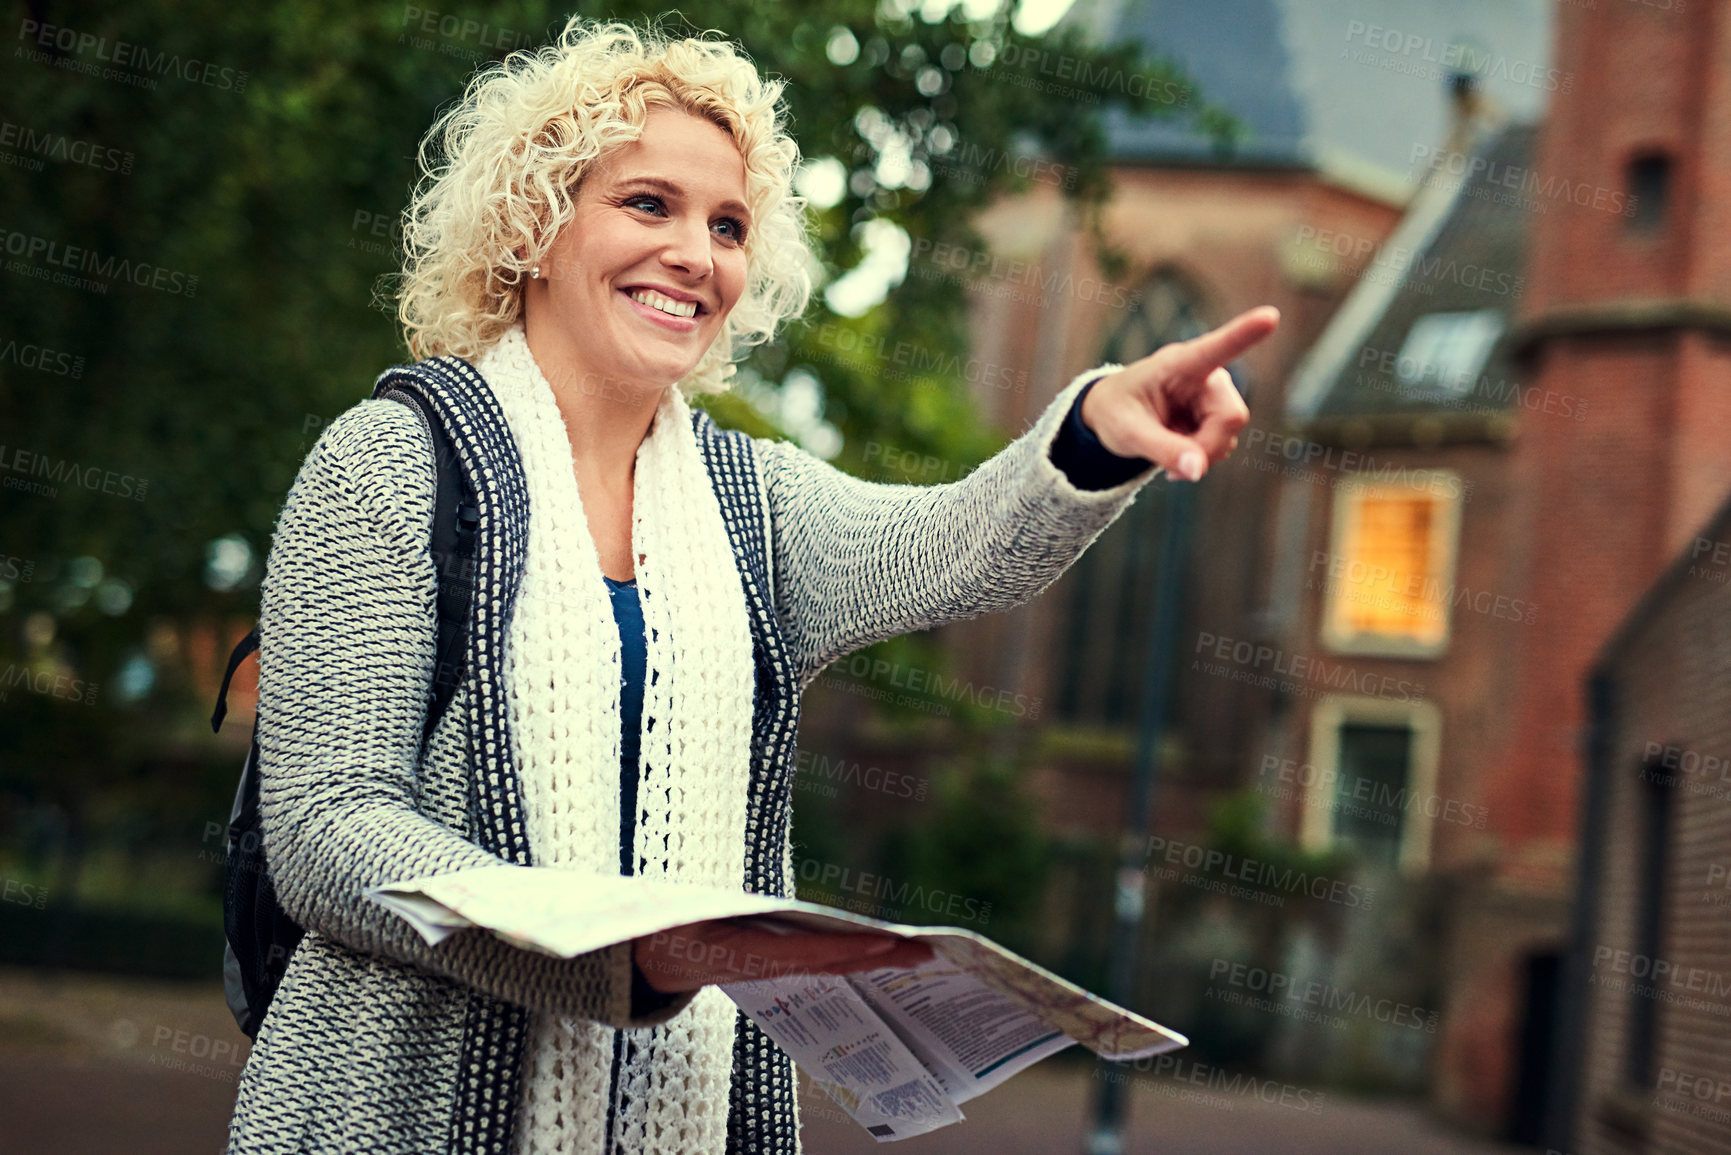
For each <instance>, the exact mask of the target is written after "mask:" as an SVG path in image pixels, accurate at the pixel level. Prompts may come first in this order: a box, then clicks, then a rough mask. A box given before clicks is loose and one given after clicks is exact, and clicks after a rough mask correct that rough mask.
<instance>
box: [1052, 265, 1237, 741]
mask: <svg viewBox="0 0 1731 1155" xmlns="http://www.w3.org/2000/svg"><path fill="white" fill-rule="evenodd" d="M1207 331H1208V326H1207V324H1206V323H1205V322H1204V321H1203V319H1202V310H1201V305H1200V296H1199V294H1198V293H1196V291H1195V290H1194V289H1193V288H1192V287H1191V286H1190V284H1189V282H1188V281H1187V280H1186V279H1185V278H1184V277H1183V276H1182V275H1181V274H1179V273H1177V272H1176V271H1174V270H1163V271H1161V272H1159V273H1156V274H1155V275H1154V276H1153V277H1151V278H1149V279H1148V281H1146V282H1145V283H1144V284H1143V287H1142V291H1141V293H1140V294H1139V299H1138V300H1137V302H1136V304H1135V305H1134V306H1132V307H1131V308H1130V310H1129V312H1128V313H1127V314H1126V315H1125V317H1124V319H1123V320H1122V321H1121V322H1120V323H1119V324H1118V326H1117V327H1116V328H1115V329H1114V330H1113V331H1112V332H1111V333H1110V334H1109V335H1108V336H1107V339H1106V345H1105V348H1104V349H1103V350H1102V360H1105V361H1110V362H1116V363H1118V364H1123V365H1127V364H1129V363H1130V362H1132V361H1136V360H1139V359H1141V358H1143V357H1146V356H1147V355H1148V354H1150V353H1152V352H1153V351H1154V350H1156V349H1158V348H1160V347H1161V346H1162V345H1167V344H1170V343H1171V342H1173V341H1186V340H1189V339H1190V338H1191V337H1195V336H1199V335H1200V334H1202V333H1205V332H1207ZM1240 388H1241V389H1242V388H1243V386H1242V385H1240ZM1169 488H1170V487H1167V486H1150V487H1149V488H1147V489H1145V490H1143V491H1142V493H1141V494H1140V495H1139V496H1138V497H1137V499H1136V501H1135V502H1134V503H1133V504H1132V505H1131V506H1130V508H1129V509H1127V510H1125V511H1124V514H1123V516H1121V517H1120V518H1118V520H1117V521H1116V522H1114V523H1113V524H1112V526H1111V527H1110V528H1108V529H1107V530H1106V532H1105V533H1103V534H1101V535H1100V537H1099V539H1098V540H1097V541H1095V543H1094V544H1093V545H1092V546H1089V547H1088V551H1087V552H1086V553H1084V554H1083V555H1082V556H1081V558H1080V559H1078V560H1077V562H1076V564H1075V565H1074V566H1072V567H1071V569H1070V572H1069V573H1067V574H1066V575H1065V576H1064V578H1063V584H1062V585H1061V586H1060V590H1059V591H1054V592H1058V593H1059V594H1060V596H1061V597H1062V599H1063V600H1062V602H1061V604H1062V605H1063V606H1064V607H1065V610H1064V620H1063V621H1062V623H1061V624H1060V626H1059V629H1060V631H1061V632H1060V633H1059V635H1058V636H1060V637H1062V638H1064V639H1065V642H1064V649H1063V657H1062V658H1061V660H1060V665H1059V669H1058V677H1057V689H1056V693H1055V695H1054V698H1055V703H1054V708H1055V712H1056V713H1057V715H1058V717H1059V719H1061V720H1063V721H1066V722H1070V723H1072V724H1078V725H1095V726H1105V727H1113V728H1120V727H1127V726H1132V725H1134V724H1135V722H1136V711H1137V706H1138V697H1139V694H1140V692H1141V686H1142V673H1143V665H1144V650H1145V648H1146V642H1147V638H1148V628H1149V619H1150V616H1151V615H1152V613H1153V609H1154V607H1153V599H1152V597H1151V596H1150V594H1149V591H1150V590H1153V589H1155V588H1156V585H1157V582H1156V578H1157V576H1158V574H1159V572H1160V567H1161V566H1162V565H1164V564H1166V562H1165V559H1163V558H1161V557H1160V552H1161V551H1160V540H1161V534H1160V517H1161V510H1162V509H1163V508H1164V504H1165V503H1164V498H1165V495H1166V493H1168V492H1169Z"/></svg>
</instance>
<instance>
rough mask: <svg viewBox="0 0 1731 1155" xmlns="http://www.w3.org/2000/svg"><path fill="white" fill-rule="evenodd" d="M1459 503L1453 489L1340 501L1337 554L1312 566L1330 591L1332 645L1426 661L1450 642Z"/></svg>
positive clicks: (1364, 493)
mask: <svg viewBox="0 0 1731 1155" xmlns="http://www.w3.org/2000/svg"><path fill="white" fill-rule="evenodd" d="M1439 489H1440V490H1441V491H1440V492H1439ZM1455 501H1456V499H1455V498H1454V496H1453V495H1452V494H1450V493H1449V492H1447V487H1446V486H1443V487H1438V486H1430V487H1427V488H1425V489H1417V488H1414V487H1411V486H1407V485H1387V484H1359V485H1353V486H1348V487H1343V489H1342V491H1341V492H1340V494H1339V496H1338V498H1337V500H1336V502H1335V526H1334V530H1335V532H1334V549H1333V550H1332V551H1330V553H1329V554H1328V555H1327V556H1326V557H1319V558H1313V565H1312V575H1313V576H1315V577H1322V578H1323V579H1324V580H1323V581H1322V582H1320V583H1317V584H1320V585H1321V586H1322V588H1323V589H1324V590H1325V591H1326V601H1325V604H1326V611H1325V614H1324V626H1323V633H1324V637H1325V640H1327V641H1328V642H1329V644H1331V645H1333V646H1335V647H1336V648H1339V649H1349V650H1356V651H1361V652H1382V653H1390V654H1413V655H1418V654H1426V653H1435V652H1437V651H1438V650H1440V649H1441V648H1442V647H1443V646H1444V645H1445V644H1446V643H1447V641H1448V631H1449V603H1450V600H1451V589H1452V584H1453V578H1454V546H1455V540H1454V539H1455V530H1456V524H1457V522H1458V517H1459V511H1458V507H1457V505H1456V503H1455ZM1319 571H1321V572H1319Z"/></svg>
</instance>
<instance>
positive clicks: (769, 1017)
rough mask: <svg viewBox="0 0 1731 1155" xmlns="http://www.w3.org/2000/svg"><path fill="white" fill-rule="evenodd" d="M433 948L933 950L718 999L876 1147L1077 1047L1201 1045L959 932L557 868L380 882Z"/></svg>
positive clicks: (1149, 1049)
mask: <svg viewBox="0 0 1731 1155" xmlns="http://www.w3.org/2000/svg"><path fill="white" fill-rule="evenodd" d="M367 893H368V896H369V897H371V898H372V899H373V900H374V901H376V902H379V903H381V904H383V905H384V906H386V907H387V908H389V909H390V910H392V911H395V912H396V913H397V914H399V915H401V916H402V917H403V918H404V919H406V920H408V922H409V923H410V924H411V925H413V926H414V928H415V929H416V930H417V931H419V932H420V934H421V935H422V937H424V938H425V939H426V940H427V941H428V942H429V943H432V944H435V945H436V944H438V943H439V942H441V941H443V940H444V939H445V938H447V937H449V936H450V935H452V934H455V933H456V932H457V931H459V930H463V929H465V928H469V927H479V928H482V929H484V930H487V931H490V932H492V933H493V934H495V935H498V936H499V937H500V938H502V939H504V940H505V941H507V942H510V943H512V944H514V945H516V946H519V947H522V948H524V949H526V950H533V951H540V952H542V953H544V954H550V955H555V956H558V957H561V958H572V957H574V956H576V955H580V954H585V953H587V952H589V951H593V950H600V949H601V948H603V947H608V946H612V945H613V944H615V943H619V942H624V941H626V940H627V939H634V938H644V937H647V936H650V935H657V934H668V933H670V932H673V931H676V930H677V929H678V928H679V927H682V926H689V925H690V924H692V923H695V922H705V921H708V920H710V919H721V918H734V919H750V920H751V922H752V923H753V925H755V926H758V927H760V928H762V929H766V930H774V931H778V932H781V933H795V932H798V931H841V932H849V931H853V932H857V931H864V930H870V931H877V932H879V933H884V934H892V935H897V936H900V937H902V938H907V939H916V940H918V941H920V942H923V943H926V944H928V945H930V946H931V948H932V952H933V959H932V961H930V962H928V963H924V964H922V965H920V966H918V967H911V968H910V967H883V968H879V969H877V970H868V971H858V972H855V973H853V974H848V975H787V974H779V975H778V974H774V973H773V971H774V967H773V965H769V966H766V967H765V968H764V969H765V971H766V974H765V977H763V978H757V979H752V980H751V981H748V982H739V983H732V984H729V985H727V986H724V987H722V988H721V989H722V990H723V991H724V992H726V994H727V995H728V996H729V997H730V998H732V999H733V1001H734V1002H735V1003H737V1004H738V1005H739V1008H740V1010H741V1011H743V1012H744V1013H745V1014H747V1015H749V1016H751V1018H752V1019H753V1020H754V1021H755V1022H756V1023H757V1024H758V1026H760V1027H762V1028H763V1030H764V1032H765V1033H766V1034H768V1035H769V1037H770V1038H772V1039H774V1040H775V1041H776V1043H777V1044H778V1045H780V1046H781V1047H782V1048H783V1049H784V1050H786V1051H787V1053H788V1054H789V1055H790V1056H792V1058H793V1061H794V1062H795V1063H797V1064H798V1065H799V1066H800V1067H801V1068H802V1069H803V1070H804V1071H805V1072H806V1073H807V1074H808V1075H810V1076H811V1078H812V1079H813V1080H814V1081H815V1082H817V1084H818V1085H819V1086H821V1087H822V1088H823V1089H824V1090H825V1091H826V1092H828V1093H829V1096H830V1097H831V1098H832V1099H834V1100H835V1101H836V1103H837V1104H839V1105H840V1106H841V1107H842V1109H843V1110H845V1111H847V1112H848V1114H849V1115H851V1116H852V1117H853V1118H854V1119H856V1120H858V1122H859V1123H860V1124H861V1126H863V1127H865V1129H866V1130H867V1131H868V1132H870V1133H871V1134H872V1135H873V1136H875V1137H876V1138H877V1139H878V1140H879V1141H880V1142H891V1141H894V1140H897V1139H906V1138H909V1137H910V1136H913V1135H920V1134H924V1133H925V1132H927V1131H931V1130H934V1129H935V1128H938V1127H942V1126H945V1125H947V1124H950V1123H956V1122H960V1121H961V1119H962V1113H961V1111H960V1110H959V1108H958V1104H961V1103H964V1102H966V1101H968V1100H969V1099H972V1098H974V1097H975V1096H976V1095H980V1094H982V1093H984V1092H986V1091H989V1090H991V1089H992V1088H993V1087H995V1086H997V1085H998V1084H999V1083H1002V1082H1003V1081H1004V1080H1005V1079H1008V1078H1009V1077H1010V1076H1012V1075H1014V1074H1016V1073H1017V1072H1018V1071H1022V1070H1025V1069H1027V1068H1028V1067H1030V1066H1032V1065H1033V1064H1034V1063H1037V1062H1039V1061H1040V1060H1041V1059H1043V1058H1045V1057H1046V1056H1047V1055H1050V1054H1053V1053H1054V1052H1057V1051H1061V1050H1063V1049H1064V1048H1065V1047H1068V1046H1070V1045H1071V1044H1073V1043H1080V1044H1082V1045H1083V1046H1084V1047H1087V1048H1088V1049H1089V1050H1091V1051H1093V1052H1095V1053H1096V1054H1098V1055H1100V1056H1102V1057H1104V1058H1107V1059H1137V1058H1143V1057H1145V1056H1148V1055H1157V1054H1160V1053H1161V1052H1163V1051H1170V1050H1175V1049H1177V1048H1178V1047H1182V1046H1184V1045H1185V1044H1186V1043H1187V1042H1188V1041H1189V1040H1187V1039H1186V1038H1185V1037H1184V1036H1183V1035H1180V1034H1178V1033H1177V1032H1176V1031H1171V1030H1167V1029H1166V1028H1165V1027H1162V1026H1160V1025H1159V1024H1158V1023H1155V1022H1152V1021H1150V1020H1148V1019H1145V1018H1143V1017H1142V1016H1141V1015H1138V1014H1136V1013H1134V1012H1132V1011H1127V1010H1125V1009H1124V1008H1122V1007H1118V1006H1114V1005H1113V1004H1111V1003H1109V1002H1107V1001H1105V1000H1104V999H1100V998H1096V997H1095V996H1093V995H1091V994H1089V993H1088V992H1087V991H1085V990H1083V989H1082V988H1081V987H1078V986H1076V985H1075V984H1074V983H1071V982H1069V981H1067V980H1065V979H1062V978H1059V977H1058V976H1057V975H1055V974H1053V973H1052V972H1050V971H1048V970H1045V969H1043V968H1041V967H1039V966H1036V965H1035V964H1033V963H1031V962H1029V961H1027V960H1026V959H1024V958H1021V957H1019V956H1018V955H1015V954H1013V953H1011V952H1010V951H1007V950H1005V949H1004V948H1003V947H1001V946H999V945H998V944H996V943H994V942H992V941H991V940H990V939H988V938H986V937H984V936H983V935H979V934H975V933H974V932H973V931H969V930H961V929H958V928H956V927H947V926H942V927H924V926H904V925H901V924H899V923H892V922H881V921H879V920H877V919H872V918H866V917H864V916H862V915H857V914H850V913H848V912H846V911H842V910H836V909H834V908H832V907H827V906H820V905H818V904H816V903H810V902H800V901H798V900H797V899H790V898H771V897H768V896H767V895H761V894H744V893H741V892H738V891H728V890H718V889H711V888H709V887H700V886H685V885H682V884H679V883H672V882H665V881H655V880H650V879H642V878H627V877H621V876H603V875H592V874H584V873H579V872H577V871H569V870H557V869H552V868H547V867H530V866H511V865H508V864H501V865H498V866H484V867H478V868H476V869H473V870H462V871H457V872H455V873H452V874H442V875H436V876H433V877H429V878H413V879H407V880H405V881H403V882H397V883H392V884H390V885H388V886H380V887H374V888H373V889H372V890H370V891H368V892H367Z"/></svg>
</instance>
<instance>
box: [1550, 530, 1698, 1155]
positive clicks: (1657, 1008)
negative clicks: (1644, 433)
mask: <svg viewBox="0 0 1731 1155" xmlns="http://www.w3.org/2000/svg"><path fill="white" fill-rule="evenodd" d="M1585 697H1586V711H1587V717H1588V729H1587V734H1588V741H1587V743H1586V750H1585V757H1584V759H1583V761H1584V763H1585V769H1586V778H1585V783H1584V792H1585V798H1584V805H1583V808H1582V815H1583V822H1582V839H1581V855H1580V857H1581V863H1582V867H1581V871H1580V876H1579V882H1578V892H1577V893H1578V908H1577V909H1578V917H1577V920H1576V925H1575V928H1574V936H1573V941H1572V946H1573V950H1572V951H1571V953H1570V959H1571V962H1572V963H1574V964H1575V965H1574V967H1573V969H1572V971H1571V972H1570V974H1569V982H1568V984H1567V986H1566V988H1565V991H1566V993H1565V995H1564V999H1563V1009H1562V1015H1561V1018H1562V1020H1563V1021H1564V1022H1565V1023H1566V1024H1568V1026H1569V1028H1570V1030H1569V1031H1567V1032H1565V1034H1564V1037H1563V1038H1562V1039H1561V1040H1560V1045H1559V1047H1558V1050H1557V1060H1556V1064H1555V1073H1556V1076H1557V1078H1558V1086H1557V1094H1556V1096H1555V1109H1554V1118H1553V1127H1554V1128H1555V1129H1554V1130H1553V1131H1552V1132H1551V1134H1550V1136H1549V1141H1550V1142H1551V1144H1553V1145H1554V1146H1556V1147H1557V1148H1558V1149H1559V1150H1567V1151H1570V1152H1572V1153H1574V1155H1628V1153H1633V1152H1643V1153H1654V1155H1657V1153H1659V1152H1685V1151H1722V1150H1726V1149H1728V1148H1731V501H1727V502H1726V503H1725V504H1724V505H1722V506H1721V507H1720V509H1719V511H1718V512H1717V514H1716V515H1714V516H1713V517H1712V518H1711V519H1709V520H1708V521H1707V522H1706V523H1705V524H1703V525H1701V526H1699V527H1697V529H1696V531H1695V532H1694V534H1692V535H1691V538H1690V540H1689V541H1688V542H1687V544H1686V545H1685V546H1684V547H1683V548H1682V550H1680V551H1679V553H1678V555H1677V557H1676V559H1675V560H1674V561H1673V562H1672V564H1671V566H1670V568H1669V569H1667V570H1666V571H1665V573H1664V574H1663V576H1661V577H1660V578H1659V580H1658V581H1657V582H1655V583H1654V584H1653V585H1652V587H1651V588H1650V589H1649V590H1648V591H1647V593H1646V595H1645V596H1644V597H1643V598H1642V599H1641V601H1640V602H1639V603H1638V604H1637V605H1636V607H1635V609H1634V610H1633V612H1631V613H1630V614H1629V615H1628V617H1627V618H1626V619H1625V620H1624V621H1623V623H1622V624H1621V626H1620V627H1619V628H1618V630H1617V632H1616V633H1615V634H1613V635H1612V636H1611V638H1610V639H1609V640H1608V641H1607V642H1606V643H1605V645H1604V647H1603V648H1602V649H1601V651H1600V653H1599V656H1598V660H1597V662H1596V663H1595V665H1594V667H1593V671H1592V675H1591V678H1590V679H1589V682H1588V693H1587V694H1586V695H1585Z"/></svg>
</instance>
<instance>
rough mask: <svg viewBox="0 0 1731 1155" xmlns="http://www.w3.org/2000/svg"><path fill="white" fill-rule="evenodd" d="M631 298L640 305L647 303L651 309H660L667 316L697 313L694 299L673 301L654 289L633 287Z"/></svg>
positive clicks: (688, 315)
mask: <svg viewBox="0 0 1731 1155" xmlns="http://www.w3.org/2000/svg"><path fill="white" fill-rule="evenodd" d="M631 299H632V300H633V301H636V302H637V303H638V304H640V305H648V306H649V307H650V308H651V309H660V310H661V311H662V312H663V313H666V314H668V315H669V316H674V317H695V316H696V315H697V302H696V301H675V300H674V299H673V298H672V297H666V296H663V295H662V294H660V293H657V292H656V291H655V290H654V289H633V290H632V291H631Z"/></svg>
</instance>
